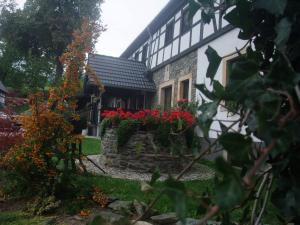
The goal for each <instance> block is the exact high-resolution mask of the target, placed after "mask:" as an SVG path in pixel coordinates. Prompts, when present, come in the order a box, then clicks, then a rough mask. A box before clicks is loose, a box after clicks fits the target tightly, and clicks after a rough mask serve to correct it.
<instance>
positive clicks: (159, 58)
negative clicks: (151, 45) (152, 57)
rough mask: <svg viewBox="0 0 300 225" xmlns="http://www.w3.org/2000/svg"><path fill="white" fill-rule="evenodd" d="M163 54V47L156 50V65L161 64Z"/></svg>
mask: <svg viewBox="0 0 300 225" xmlns="http://www.w3.org/2000/svg"><path fill="white" fill-rule="evenodd" d="M163 56H164V49H162V50H160V51H159V52H158V59H157V65H158V64H161V63H162V62H163Z"/></svg>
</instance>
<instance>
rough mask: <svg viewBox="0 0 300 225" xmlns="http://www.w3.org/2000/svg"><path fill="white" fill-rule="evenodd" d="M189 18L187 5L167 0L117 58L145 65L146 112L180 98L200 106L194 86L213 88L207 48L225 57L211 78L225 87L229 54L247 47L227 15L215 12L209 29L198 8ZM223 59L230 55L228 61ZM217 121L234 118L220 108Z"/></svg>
mask: <svg viewBox="0 0 300 225" xmlns="http://www.w3.org/2000/svg"><path fill="white" fill-rule="evenodd" d="M219 1H223V0H219ZM189 13H190V11H189V1H188V0H170V1H169V2H168V4H167V5H166V6H165V7H164V8H163V9H162V11H161V12H160V13H159V14H158V15H157V16H156V17H155V18H154V19H153V21H152V22H151V23H150V24H149V25H148V26H147V27H146V28H145V29H144V31H143V32H142V33H141V34H140V35H139V36H138V37H137V38H136V39H135V40H134V41H133V42H132V43H131V44H130V45H129V46H128V48H127V49H126V50H125V51H124V52H123V53H122V54H121V56H120V58H121V59H124V60H128V61H130V62H133V61H136V62H139V63H142V64H144V65H145V72H144V74H147V75H146V77H147V79H148V81H149V82H152V83H153V87H154V89H155V92H154V93H153V94H152V95H151V96H150V97H149V99H151V100H149V102H151V104H150V105H147V107H148V106H150V107H156V106H160V107H161V108H162V109H165V110H168V109H170V108H172V107H174V106H176V102H177V101H178V100H179V99H188V100H189V101H198V102H199V103H200V104H201V101H202V98H201V96H200V93H199V91H197V90H196V88H195V84H196V83H205V84H206V85H207V88H208V89H211V88H212V87H211V85H210V82H209V81H208V80H207V79H206V76H205V75H206V70H207V67H208V60H207V56H206V55H205V51H206V49H207V47H208V46H209V45H211V46H212V47H213V48H215V49H216V50H217V51H218V52H219V54H220V55H221V56H222V57H223V56H224V59H223V62H222V66H221V67H220V68H219V70H218V72H217V75H216V77H215V79H217V80H219V81H220V83H222V84H223V85H226V80H227V78H226V77H227V70H228V69H227V68H228V64H230V62H231V61H232V60H233V59H234V55H233V54H232V53H234V52H236V49H237V48H241V46H243V45H244V44H245V42H244V41H242V40H240V39H238V33H239V31H238V29H234V28H233V27H232V26H231V25H229V24H228V22H227V21H226V20H225V19H224V15H225V14H226V13H227V12H225V11H222V12H216V13H215V17H214V18H213V19H212V21H211V22H210V23H209V24H205V23H204V22H203V21H202V18H201V13H202V9H199V10H198V12H196V14H195V15H194V16H193V18H191V16H190V15H189ZM226 55H231V57H230V59H229V58H226V57H225V56H226ZM232 55H233V56H232ZM133 70H134V69H133ZM146 71H147V72H146ZM103 76H104V75H103ZM106 76H109V74H107V75H106ZM144 107H145V105H144ZM217 117H218V119H222V120H228V121H229V122H230V121H231V120H233V119H236V118H233V117H230V115H229V114H228V113H227V112H226V111H225V110H224V109H222V108H221V107H220V109H219V112H218V114H217ZM219 131H220V127H219V125H218V124H217V123H216V124H213V125H212V129H211V131H210V136H211V138H215V137H216V136H217V133H218V132H219ZM200 133H201V131H200Z"/></svg>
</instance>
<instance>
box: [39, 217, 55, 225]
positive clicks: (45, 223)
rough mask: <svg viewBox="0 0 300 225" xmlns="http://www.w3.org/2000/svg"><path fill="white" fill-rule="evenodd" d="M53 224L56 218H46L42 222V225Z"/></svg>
mask: <svg viewBox="0 0 300 225" xmlns="http://www.w3.org/2000/svg"><path fill="white" fill-rule="evenodd" d="M54 224H57V218H56V217H50V218H47V219H46V220H45V221H44V222H42V225H54Z"/></svg>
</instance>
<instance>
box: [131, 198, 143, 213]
mask: <svg viewBox="0 0 300 225" xmlns="http://www.w3.org/2000/svg"><path fill="white" fill-rule="evenodd" d="M133 207H134V210H135V212H136V214H137V215H138V216H141V215H143V214H144V212H145V207H144V205H143V204H142V203H140V202H138V201H137V200H134V201H133Z"/></svg>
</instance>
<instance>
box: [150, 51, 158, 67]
mask: <svg viewBox="0 0 300 225" xmlns="http://www.w3.org/2000/svg"><path fill="white" fill-rule="evenodd" d="M156 60H157V54H154V55H153V57H152V63H151V68H154V67H155V66H156Z"/></svg>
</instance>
